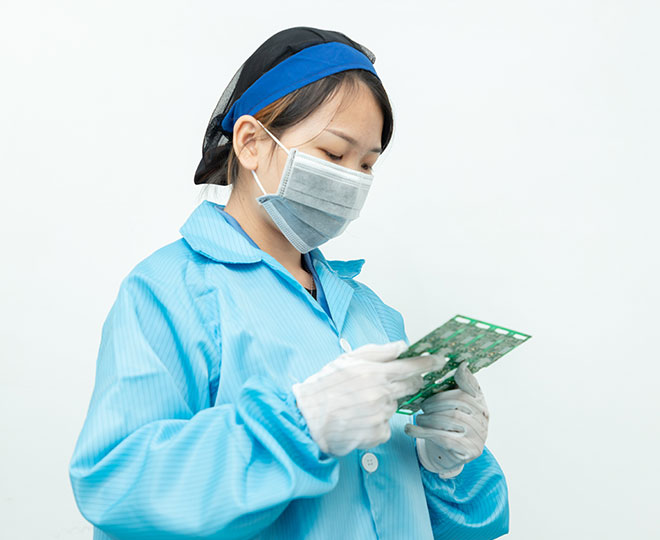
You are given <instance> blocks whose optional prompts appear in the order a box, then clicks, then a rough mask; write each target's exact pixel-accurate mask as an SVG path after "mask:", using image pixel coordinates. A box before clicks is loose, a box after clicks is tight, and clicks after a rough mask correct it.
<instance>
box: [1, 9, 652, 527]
mask: <svg viewBox="0 0 660 540" xmlns="http://www.w3.org/2000/svg"><path fill="white" fill-rule="evenodd" d="M659 6H660V5H659V4H658V3H657V2H651V1H649V2H641V1H632V0H625V1H624V0H621V1H618V2H615V1H604V0H602V1H584V0H579V1H576V0H570V1H565V0H561V1H558V0H552V1H549V0H548V1H535V2H531V1H528V2H523V1H511V0H503V1H499V2H492V1H478V2H476V1H451V2H450V1H433V2H431V1H427V2H412V1H407V2H401V1H392V2H386V1H383V0H379V1H377V2H376V1H371V2H356V1H355V0H352V1H350V2H344V1H334V2H323V3H318V4H316V3H313V2H309V1H299V2H293V1H285V0H278V1H276V2H273V1H268V2H265V1H256V0H252V1H251V2H231V3H230V2H220V1H217V2H192V1H191V2H188V1H183V0H182V1H180V2H171V1H159V2H135V1H133V2H118V1H115V2H107V3H100V2H98V3H97V2H89V1H88V2H64V1H59V2H45V1H44V2H26V1H23V2H20V3H19V2H14V3H13V5H10V4H9V3H8V2H3V3H2V8H1V11H0V44H1V54H2V75H1V78H2V84H1V85H0V87H1V90H0V92H1V93H2V96H1V98H2V99H1V101H0V107H1V108H2V121H1V123H0V137H1V139H0V152H1V161H0V167H1V169H0V174H1V178H2V187H3V190H2V196H1V197H0V220H1V225H2V253H3V255H2V265H1V266H0V278H1V279H0V295H1V298H2V302H1V307H0V309H1V311H0V323H1V324H0V342H1V344H2V349H1V350H2V353H1V355H2V356H1V365H0V380H1V384H2V388H1V392H0V405H1V407H2V409H1V413H2V414H0V422H1V424H0V428H1V433H2V435H1V437H2V444H1V446H0V497H1V499H0V536H2V537H3V538H26V539H46V538H48V539H50V538H56V539H65V538H66V539H69V538H70V539H78V538H86V539H87V538H91V526H90V525H89V524H88V523H87V522H86V521H85V520H84V518H83V517H82V516H81V515H80V513H79V512H78V510H77V508H76V505H75V501H74V499H73V493H72V490H71V486H70V484H69V479H68V463H69V460H70V457H71V454H72V452H73V448H74V445H75V442H76V439H77V436H78V433H79V431H80V429H81V427H82V423H83V421H84V418H85V414H86V411H87V406H88V404H89V399H90V397H91V393H92V389H93V381H94V374H95V362H96V354H97V352H98V346H99V343H100V335H101V327H102V324H103V321H104V320H105V317H106V316H107V313H108V311H109V309H110V307H111V305H112V302H113V301H114V298H115V296H116V293H117V290H118V286H119V283H120V281H121V280H122V279H123V277H124V276H125V275H126V274H128V272H129V271H130V270H131V269H132V268H133V266H135V265H136V264H137V263H138V262H139V261H140V260H142V259H143V258H145V257H146V256H148V255H149V254H150V253H152V252H153V251H155V250H156V249H157V248H159V247H161V246H163V245H165V244H167V243H169V242H171V241H174V240H176V239H177V238H179V232H178V229H179V227H180V226H181V225H182V224H183V223H184V221H185V220H186V218H187V217H188V216H189V215H190V213H191V212H192V211H193V209H194V208H195V207H196V206H197V204H198V203H199V202H200V200H201V199H200V196H201V188H200V187H199V186H195V185H194V184H193V173H194V171H195V168H196V166H197V163H198V161H199V159H200V157H201V143H202V137H203V134H204V130H205V128H206V123H207V121H208V118H209V116H210V113H211V111H212V109H213V108H214V106H215V104H216V101H217V99H218V98H219V96H220V94H221V92H222V90H223V89H224V87H225V86H226V84H227V83H228V82H229V79H230V78H231V77H232V76H233V74H234V72H235V71H236V69H237V68H238V66H239V65H240V64H241V63H242V62H243V61H244V60H245V59H246V58H247V57H248V56H249V55H250V54H252V52H253V51H254V49H255V48H256V47H257V46H258V45H260V44H261V43H262V42H263V41H264V40H265V39H266V38H267V37H269V36H270V35H272V34H273V33H275V32H276V31H279V30H281V29H284V28H287V27H290V26H297V25H309V26H317V27H320V28H326V29H334V30H339V31H342V32H344V33H346V34H347V35H349V36H350V37H352V38H353V39H355V40H356V41H358V42H361V43H363V44H365V45H366V46H367V47H369V48H370V49H372V50H373V51H374V53H375V54H376V56H377V60H376V69H377V71H378V73H379V75H380V76H381V78H382V80H383V82H384V84H385V87H386V89H387V90H388V92H389V95H390V99H391V101H392V102H393V106H394V113H395V135H394V139H393V142H392V144H391V146H390V148H388V149H387V151H386V152H385V154H384V155H383V156H382V158H381V159H380V160H379V163H378V164H377V167H376V169H375V172H376V175H377V177H376V180H375V183H374V185H373V187H372V189H371V191H370V194H369V198H368V200H367V203H366V205H365V207H364V209H363V211H362V215H361V217H360V219H359V220H357V221H356V222H354V223H352V224H351V225H350V226H349V228H348V230H347V231H346V232H345V233H344V235H342V236H341V237H340V238H338V239H335V240H333V241H331V242H329V243H328V244H326V245H325V246H322V250H323V252H324V254H325V255H326V257H327V258H329V259H354V258H365V259H366V261H367V262H366V263H365V265H364V268H363V271H362V273H361V274H360V276H358V279H359V280H360V281H363V282H364V283H366V284H367V285H369V286H370V287H372V288H373V289H374V290H375V291H376V292H377V293H378V294H379V295H380V296H381V298H382V299H383V300H384V301H385V302H386V303H388V304H390V305H392V306H393V307H395V308H396V309H398V310H399V311H401V313H402V314H403V315H404V318H405V321H406V329H407V333H408V336H409V338H410V339H411V341H415V340H417V339H418V338H420V337H421V336H422V335H424V334H425V333H426V332H428V331H430V330H432V329H433V328H435V327H436V326H438V325H439V324H441V323H442V322H444V321H445V320H446V319H448V318H449V317H451V316H453V315H454V314H456V313H461V314H464V315H468V316H472V317H476V318H479V319H482V320H486V321H488V322H493V323H496V324H500V325H503V326H507V327H509V328H513V329H516V330H519V331H522V332H526V333H529V334H532V335H533V338H532V339H531V340H530V341H529V342H528V343H526V344H525V345H524V346H522V347H520V348H519V349H517V350H515V351H514V352H513V353H511V354H510V355H509V356H507V357H506V358H505V359H503V360H502V361H501V362H499V363H498V364H496V365H495V366H493V367H491V368H489V369H487V370H485V371H483V372H480V373H479V374H478V378H479V381H480V383H481V386H482V388H483V389H484V392H485V396H486V399H487V402H488V406H489V409H490V411H491V423H490V431H489V438H488V441H487V443H486V444H487V445H488V447H489V448H490V449H491V450H492V451H493V453H494V454H495V456H496V458H497V459H498V461H499V463H500V464H501V466H502V468H503V470H504V472H505V474H506V477H507V482H508V486H509V491H510V507H511V533H510V535H509V537H510V538H514V539H535V540H544V539H557V538H562V539H585V538H589V539H591V538H594V539H595V538H598V539H620V538H634V539H638V538H641V539H647V538H658V536H656V535H657V534H658V530H659V527H658V520H657V515H656V512H657V503H658V500H659V499H658V493H657V488H656V485H657V483H658V481H659V480H660V478H659V476H660V475H659V471H658V462H659V460H658V458H657V448H658V444H659V443H660V429H659V424H660V422H659V418H658V417H659V414H658V413H659V411H660V400H659V397H658V388H657V379H658V375H659V374H660V362H659V360H660V355H659V354H658V316H657V314H658V309H657V304H658V301H659V300H660V294H659V287H658V274H659V270H660V264H659V260H660V258H659V255H658V243H659V242H658V233H659V232H660V220H659V218H658V197H659V196H660V188H659V187H658V182H659V180H660V164H659V159H660V158H659V154H660V153H659V143H660V136H659V131H660V129H659V127H658V126H659V125H660V106H659V100H658V96H660V74H659V73H660V71H659V66H660V62H659V58H658V57H659V56H660V55H659V54H658V53H659V51H660V33H659V32H658V28H659V26H660V9H659ZM227 189H228V188H220V189H219V190H218V193H217V194H216V195H213V197H214V198H215V200H218V201H219V202H225V201H226V197H227V196H228V191H223V190H227Z"/></svg>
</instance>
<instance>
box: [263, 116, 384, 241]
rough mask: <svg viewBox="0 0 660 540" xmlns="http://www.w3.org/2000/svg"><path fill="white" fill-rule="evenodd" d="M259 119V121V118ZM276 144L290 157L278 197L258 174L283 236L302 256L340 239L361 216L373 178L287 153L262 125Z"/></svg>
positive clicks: (266, 203)
mask: <svg viewBox="0 0 660 540" xmlns="http://www.w3.org/2000/svg"><path fill="white" fill-rule="evenodd" d="M257 121H258V120H257ZM259 124H260V125H261V127H263V128H264V130H266V133H268V135H270V136H271V137H272V138H273V140H274V141H275V142H276V143H277V144H278V145H279V146H280V147H281V148H282V149H283V150H284V151H285V152H286V153H287V154H288V155H289V157H288V159H287V160H286V163H285V165H284V171H282V178H281V179H280V185H279V187H278V190H277V193H275V194H267V193H266V190H265V189H264V188H263V186H262V185H261V182H259V178H257V175H256V173H255V172H254V171H251V172H252V176H254V179H255V180H256V181H257V184H259V187H260V188H261V191H262V192H263V195H262V196H260V197H257V199H256V200H257V202H258V203H259V204H260V205H261V206H263V207H264V209H265V210H266V212H268V215H269V216H270V217H271V219H272V220H273V222H274V223H275V225H277V227H278V228H279V229H280V231H282V234H284V236H285V237H286V238H287V239H288V240H289V242H291V244H292V245H293V246H294V247H295V248H296V249H297V250H298V251H300V252H301V253H307V252H308V251H311V250H312V249H314V248H315V247H318V246H320V245H321V244H323V243H324V242H327V241H328V240H330V239H331V238H334V237H336V236H339V235H340V234H341V233H342V232H344V230H345V229H346V227H347V226H348V224H349V223H350V222H351V221H353V220H354V219H356V218H357V217H358V216H359V215H360V210H361V209H362V206H363V205H364V201H365V200H366V198H367V193H368V192H369V188H370V187H371V182H372V180H373V175H371V174H365V173H361V172H358V171H354V170H352V169H349V168H348V167H342V166H341V165H337V164H335V163H330V162H328V161H326V160H324V159H321V158H317V157H314V156H310V155H309V154H305V153H303V152H300V151H299V150H297V149H296V148H292V149H291V150H288V149H287V148H286V147H285V146H284V145H283V144H282V143H281V142H280V141H279V140H278V139H277V137H275V136H274V135H273V134H272V133H271V132H270V131H268V130H267V129H266V128H265V127H264V126H263V124H261V122H259Z"/></svg>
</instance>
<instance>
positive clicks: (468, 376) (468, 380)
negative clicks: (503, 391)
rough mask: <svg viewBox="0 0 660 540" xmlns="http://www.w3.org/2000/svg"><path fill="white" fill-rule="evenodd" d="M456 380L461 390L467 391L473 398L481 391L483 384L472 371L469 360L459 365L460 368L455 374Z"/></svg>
mask: <svg viewBox="0 0 660 540" xmlns="http://www.w3.org/2000/svg"><path fill="white" fill-rule="evenodd" d="M454 380H455V381H456V384H457V385H458V387H459V388H460V389H461V390H463V391H464V392H467V393H468V394H470V395H471V396H472V397H473V398H476V397H477V396H478V395H479V393H480V392H481V386H479V382H478V381H477V378H476V377H475V376H474V375H473V374H472V372H471V371H470V367H469V364H468V362H467V361H465V362H463V363H462V364H461V365H460V366H458V369H457V370H456V373H455V374H454Z"/></svg>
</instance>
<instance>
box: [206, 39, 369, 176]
mask: <svg viewBox="0 0 660 540" xmlns="http://www.w3.org/2000/svg"><path fill="white" fill-rule="evenodd" d="M375 61H376V57H375V56H374V54H373V53H372V52H371V51H370V50H369V49H367V48H366V47H365V46H364V45H360V44H359V43H357V42H355V41H353V40H352V39H350V38H349V37H348V36H346V35H344V34H342V33H341V32H335V31H331V30H320V29H318V28H311V27H308V26H297V27H294V28H288V29H286V30H282V31H280V32H278V33H276V34H274V35H273V36H271V37H270V38H268V39H267V40H266V41H265V42H264V43H263V44H262V45H261V46H260V47H259V48H258V49H257V50H256V51H255V52H254V53H253V54H252V56H250V57H249V58H248V59H247V60H246V61H245V62H244V63H243V65H242V66H241V67H240V68H239V69H238V71H237V72H236V74H235V75H234V77H233V78H232V80H231V81H230V83H229V85H228V86H227V88H225V90H224V92H223V93H222V96H221V97H220V100H219V101H218V104H217V105H216V107H215V109H214V110H213V114H212V115H211V119H210V120H209V123H208V126H207V128H206V134H205V135H204V142H203V144H202V159H201V161H200V162H199V165H198V167H197V171H196V172H195V178H194V180H195V184H220V183H221V178H223V176H224V175H223V174H220V172H221V171H220V167H224V166H225V164H226V160H227V157H228V156H229V152H230V151H231V146H232V143H231V138H232V132H233V128H234V123H235V122H236V119H238V118H239V117H240V116H241V115H244V114H255V113H257V112H258V111H260V110H261V109H263V108H264V107H266V106H267V105H269V104H270V103H273V102H274V101H276V100H278V99H280V98H281V97H283V96H285V95H286V94H288V93H290V92H293V91H294V90H297V89H298V88H302V87H303V86H306V85H308V84H310V83H312V82H314V81H317V80H319V79H322V78H323V77H326V76H328V75H331V74H333V73H338V72H340V71H346V70H349V69H364V70H367V71H370V72H371V73H373V74H374V75H376V76H378V75H377V74H376V71H375V69H374V67H373V63H374V62H375Z"/></svg>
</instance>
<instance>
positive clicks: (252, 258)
mask: <svg viewBox="0 0 660 540" xmlns="http://www.w3.org/2000/svg"><path fill="white" fill-rule="evenodd" d="M180 232H181V235H182V238H180V239H178V240H176V241H174V242H172V243H170V244H168V245H166V246H164V247H162V248H160V249H158V250H157V251H155V252H154V253H152V254H151V255H150V256H148V257H147V258H146V259H144V260H143V261H141V262H140V263H139V264H137V265H136V266H135V268H134V269H133V270H132V271H131V272H130V273H129V274H128V276H126V277H125V278H124V279H123V281H122V283H121V285H120V287H119V292H118V295H117V299H116V301H115V303H114V304H113V306H112V308H111V309H110V312H109V314H108V317H107V319H106V321H105V323H104V325H103V332H102V338H101V344H100V348H99V354H98V359H97V364H96V381H95V386H94V391H93V394H92V398H91V402H90V405H89V409H88V412H87V417H86V419H85V422H84V425H83V428H82V431H81V433H80V435H79V438H78V441H77V444H76V446H75V450H74V453H73V456H72V459H71V462H70V465H69V474H70V480H71V484H72V487H73V492H74V495H75V499H76V502H77V504H78V507H79V509H80V511H81V513H82V514H83V516H84V517H85V518H86V519H87V520H88V521H90V522H91V523H92V524H94V526H95V527H94V538H95V539H107V538H140V539H152V538H153V539H158V540H167V539H174V538H177V539H183V538H199V539H201V538H203V539H211V538H213V539H234V538H259V539H293V538H301V539H302V538H304V539H307V540H315V539H336V538H340V539H342V540H350V539H359V540H362V539H381V540H402V539H408V538H410V539H415V540H422V539H431V538H446V539H449V540H461V539H487V538H496V537H498V536H501V535H503V534H505V533H506V532H508V528H509V506H508V493H507V486H506V481H505V478H504V474H503V473H502V470H501V468H500V467H499V465H498V463H497V461H496V460H495V458H494V456H493V455H492V454H491V452H490V451H489V450H488V448H486V449H484V452H483V453H482V455H481V456H480V457H479V458H477V459H475V460H473V461H471V462H469V463H467V464H466V465H465V468H464V469H463V471H462V472H461V473H460V474H459V475H458V476H456V477H455V478H453V479H449V480H443V479H441V478H439V477H438V475H437V474H434V473H432V472H429V471H427V470H426V469H424V468H423V467H421V465H420V463H419V461H418V458H417V454H416V451H415V442H414V441H415V439H413V438H411V437H409V436H408V435H406V434H405V433H404V432H403V426H404V425H405V424H406V423H407V422H410V421H411V417H409V416H405V415H400V414H395V415H394V416H393V417H392V419H391V420H390V423H391V427H392V436H391V438H390V440H389V441H387V442H386V443H384V444H381V445H379V446H377V447H375V448H370V449H368V450H354V451H353V452H351V453H349V454H348V455H346V456H343V457H340V458H337V457H334V456H330V455H327V454H325V453H323V452H321V451H320V449H319V447H318V445H317V444H316V443H315V442H314V441H313V439H312V438H311V437H310V434H309V430H308V428H307V425H306V423H305V421H304V418H303V417H302V415H301V414H300V411H299V410H298V408H297V407H296V404H295V398H294V396H293V394H292V392H291V385H292V384H293V383H294V382H296V381H300V382H301V381H303V380H305V378H307V377H308V376H309V375H312V374H313V373H315V372H317V371H319V370H320V369H321V368H322V367H323V366H324V365H325V364H327V363H328V362H330V361H332V360H334V359H335V358H336V357H337V356H339V355H340V354H341V353H343V352H344V350H350V349H351V348H353V349H355V348H357V347H360V346H362V345H364V344H367V343H380V344H382V343H387V342H390V341H396V340H400V339H403V340H405V341H406V343H408V344H410V342H409V341H408V337H407V336H406V333H405V329H404V321H403V318H402V316H401V314H400V313H399V312H398V311H397V310H395V309H394V308H392V307H390V306H388V305H387V304H385V303H383V301H382V300H381V299H380V298H379V297H378V296H377V295H376V294H375V293H374V291H372V290H371V289H370V288H369V287H367V286H366V285H365V284H364V283H361V282H359V281H357V280H355V279H354V278H355V276H357V275H358V274H359V272H360V269H361V268H362V265H363V264H364V262H365V261H364V259H357V260H349V261H328V260H326V259H325V257H324V256H323V254H322V253H321V251H320V250H319V249H318V248H316V249H314V250H312V251H311V252H310V253H308V254H305V261H306V263H307V265H308V267H309V268H311V269H312V270H313V276H314V280H315V282H316V286H317V290H318V298H317V299H316V300H315V299H314V298H313V297H312V296H311V295H310V294H309V292H307V291H306V290H305V289H304V288H303V286H302V285H301V284H300V283H298V281H296V279H294V277H293V276H292V275H291V273H290V272H289V271H288V270H286V269H285V268H284V267H283V266H282V265H281V264H280V263H279V262H278V261H277V260H276V259H275V258H273V257H272V256H271V255H269V254H268V253H266V252H264V251H262V250H261V249H259V247H258V246H257V245H256V244H255V243H254V242H253V241H252V239H251V238H250V237H249V236H248V235H247V234H246V233H245V232H244V231H243V229H242V228H241V227H240V225H239V224H238V222H237V221H236V220H235V219H234V218H233V217H232V216H231V215H229V214H228V213H226V212H224V206H223V205H218V204H216V203H213V202H210V201H204V202H202V203H201V204H200V205H199V206H198V207H197V208H196V209H195V210H194V211H193V213H192V214H191V215H190V217H189V218H188V220H187V221H186V222H185V224H184V225H183V227H181V229H180ZM402 280H403V281H402V284H405V278H402ZM434 323H437V321H431V322H430V324H431V326H432V325H433V324H434ZM367 452H369V453H371V454H373V456H375V460H374V459H373V458H371V456H370V457H369V458H370V461H369V466H368V468H369V469H372V472H369V471H368V470H367V469H366V468H365V465H364V464H363V461H362V457H363V455H364V454H366V453H367ZM374 466H376V468H375V470H373V468H374Z"/></svg>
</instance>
